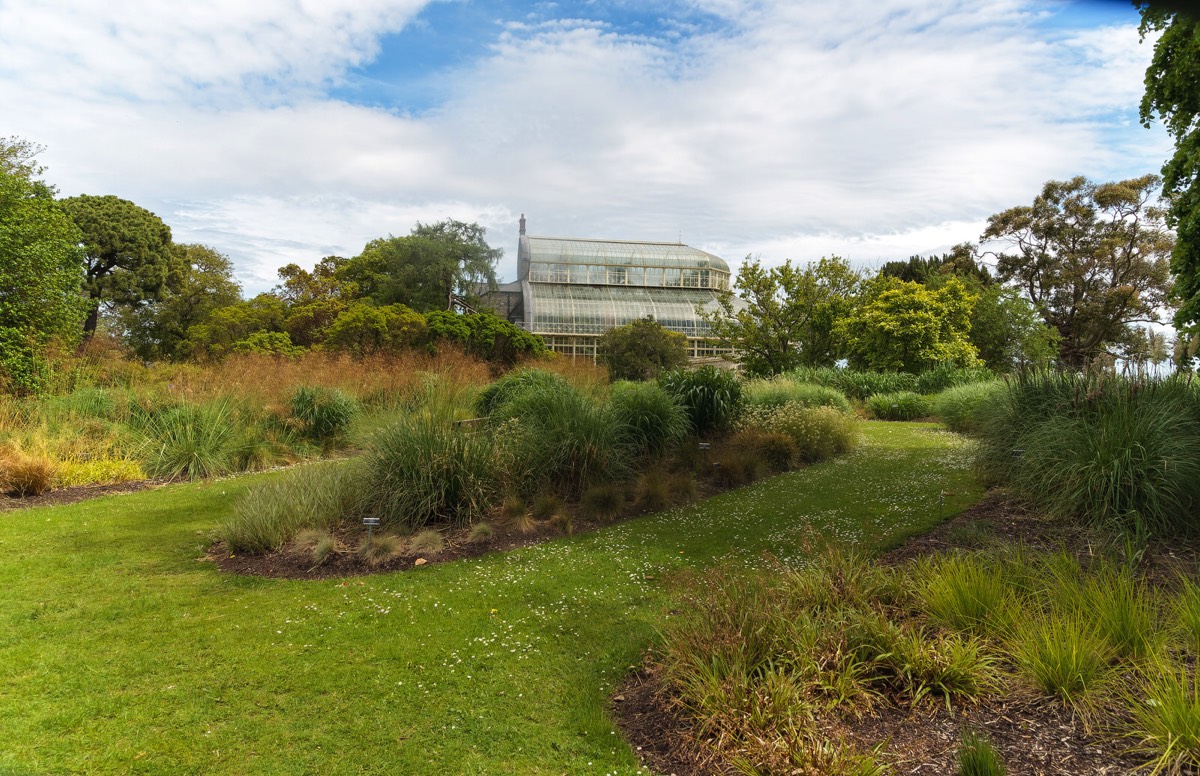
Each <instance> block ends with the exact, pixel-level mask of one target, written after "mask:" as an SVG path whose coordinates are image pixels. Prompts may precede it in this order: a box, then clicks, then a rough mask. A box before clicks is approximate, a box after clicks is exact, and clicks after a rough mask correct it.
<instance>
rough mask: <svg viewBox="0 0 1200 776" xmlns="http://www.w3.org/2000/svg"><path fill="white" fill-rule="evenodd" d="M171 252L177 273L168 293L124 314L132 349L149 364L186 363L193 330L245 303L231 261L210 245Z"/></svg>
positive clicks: (123, 319)
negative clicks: (216, 313) (216, 314)
mask: <svg viewBox="0 0 1200 776" xmlns="http://www.w3.org/2000/svg"><path fill="white" fill-rule="evenodd" d="M171 252H172V254H173V255H174V260H173V262H172V263H173V265H174V267H175V268H176V270H177V271H176V272H175V274H174V276H173V277H172V278H171V282H170V283H169V284H168V290H167V291H166V293H163V294H162V295H160V297H159V298H158V299H157V300H155V301H152V302H148V303H147V304H144V305H142V306H141V307H136V308H126V309H125V312H124V313H123V315H122V323H123V324H124V328H125V331H126V338H127V340H128V343H129V346H130V347H131V348H133V351H134V352H135V353H137V354H138V355H139V356H141V357H142V358H144V359H147V360H156V359H164V358H165V359H170V360H172V361H179V360H181V359H184V358H187V357H188V356H190V355H191V353H190V352H189V347H188V344H189V343H188V330H189V329H191V328H192V327H193V326H196V325H198V324H201V323H203V322H204V321H206V320H207V319H208V317H209V316H210V315H212V313H213V312H214V311H215V310H217V309H219V308H222V307H228V306H229V305H232V304H234V303H236V302H238V301H240V300H241V298H242V289H241V287H240V286H239V285H238V283H237V281H236V280H234V278H233V263H232V262H231V261H230V260H229V257H228V256H225V255H223V254H221V253H218V252H217V251H216V250H215V249H213V248H210V247H208V246H207V245H192V244H183V245H173V246H172V247H171Z"/></svg>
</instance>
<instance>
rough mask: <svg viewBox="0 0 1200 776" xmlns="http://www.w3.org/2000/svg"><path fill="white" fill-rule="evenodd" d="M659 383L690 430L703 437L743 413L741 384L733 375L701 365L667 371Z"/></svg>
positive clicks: (726, 425)
mask: <svg viewBox="0 0 1200 776" xmlns="http://www.w3.org/2000/svg"><path fill="white" fill-rule="evenodd" d="M658 382H659V385H661V386H662V387H663V388H664V389H665V390H666V391H667V393H669V394H671V395H672V396H674V397H675V400H676V401H678V402H679V403H680V404H681V405H682V406H683V408H684V410H686V411H687V413H688V418H689V419H690V420H691V423H692V428H693V429H695V431H696V433H698V434H700V435H702V436H703V435H706V434H712V433H714V432H716V431H720V430H722V429H725V428H727V427H729V426H730V425H731V424H732V423H733V422H734V421H735V420H737V417H738V415H739V414H740V413H741V411H742V383H741V380H739V379H738V376H737V375H736V374H735V373H733V372H729V371H725V370H722V369H717V368H716V367H714V366H702V367H700V368H699V369H693V370H677V371H674V372H667V373H665V374H663V375H662V376H660V377H659V379H658Z"/></svg>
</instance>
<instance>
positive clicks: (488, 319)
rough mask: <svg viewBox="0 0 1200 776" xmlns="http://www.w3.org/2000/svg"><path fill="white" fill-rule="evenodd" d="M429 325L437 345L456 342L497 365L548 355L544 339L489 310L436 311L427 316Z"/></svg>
mask: <svg viewBox="0 0 1200 776" xmlns="http://www.w3.org/2000/svg"><path fill="white" fill-rule="evenodd" d="M425 323H426V325H427V326H428V327H429V335H430V337H432V338H433V339H434V341H435V344H436V342H437V341H442V342H453V343H455V344H457V345H458V346H459V347H461V348H462V349H463V351H464V352H466V353H468V354H470V355H473V356H477V357H479V358H482V359H484V360H486V361H490V362H492V363H494V364H505V365H511V364H515V363H516V362H517V361H519V360H521V359H522V358H525V357H528V356H538V355H542V354H544V353H546V343H545V342H544V341H543V340H542V338H541V337H539V336H537V335H536V334H530V333H529V332H527V331H525V330H524V329H521V328H518V327H517V326H514V325H513V324H511V323H509V322H508V321H506V320H504V319H503V318H501V317H500V316H498V315H496V314H494V313H491V312H487V311H484V312H479V313H466V314H459V313H455V312H452V311H450V310H434V311H431V312H428V313H425Z"/></svg>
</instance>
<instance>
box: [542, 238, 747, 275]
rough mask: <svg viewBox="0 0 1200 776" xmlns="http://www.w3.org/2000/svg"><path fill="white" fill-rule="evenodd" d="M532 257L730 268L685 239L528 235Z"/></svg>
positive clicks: (553, 260)
mask: <svg viewBox="0 0 1200 776" xmlns="http://www.w3.org/2000/svg"><path fill="white" fill-rule="evenodd" d="M527 239H528V244H529V260H530V261H533V262H545V263H552V264H609V265H612V264H619V265H625V266H630V267H636V266H645V267H697V268H701V269H713V270H717V271H719V272H725V273H728V272H729V265H728V264H726V263H725V260H724V259H722V258H721V257H719V256H714V255H713V254H711V253H708V252H707V251H702V250H700V249H699V248H693V247H691V246H690V245H683V244H682V243H658V242H634V241H631V240H629V241H627V240H588V239H580V238H574V237H533V236H529V237H527Z"/></svg>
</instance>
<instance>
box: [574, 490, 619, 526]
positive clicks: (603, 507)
mask: <svg viewBox="0 0 1200 776" xmlns="http://www.w3.org/2000/svg"><path fill="white" fill-rule="evenodd" d="M579 507H580V508H581V509H582V510H583V512H584V514H586V515H587V516H588V517H591V518H593V519H595V520H601V521H608V520H615V519H616V518H618V517H620V516H621V513H622V512H623V511H624V510H625V489H624V488H623V487H621V486H620V485H617V484H615V483H607V484H601V485H593V486H592V487H591V488H588V490H587V491H586V492H585V493H584V494H583V496H582V497H581V498H580V499H579Z"/></svg>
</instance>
